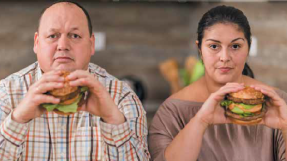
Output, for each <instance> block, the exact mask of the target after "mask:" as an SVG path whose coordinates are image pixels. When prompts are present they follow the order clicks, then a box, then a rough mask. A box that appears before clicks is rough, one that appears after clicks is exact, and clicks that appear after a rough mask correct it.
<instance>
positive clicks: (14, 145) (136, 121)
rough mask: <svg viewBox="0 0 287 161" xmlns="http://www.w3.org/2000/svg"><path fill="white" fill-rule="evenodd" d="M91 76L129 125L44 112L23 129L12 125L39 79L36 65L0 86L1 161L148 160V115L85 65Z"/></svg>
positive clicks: (121, 86) (122, 87)
mask: <svg viewBox="0 0 287 161" xmlns="http://www.w3.org/2000/svg"><path fill="white" fill-rule="evenodd" d="M89 71H90V73H91V74H93V75H95V76H98V79H99V81H100V82H101V83H102V84H103V85H104V86H105V87H106V89H107V91H108V92H109V93H110V95H111V97H112V99H113V100H114V102H115V104H116V105H117V106H118V108H119V109H120V111H121V112H122V113H123V114H124V115H125V117H126V119H127V121H126V122H125V123H123V124H120V125H111V124H107V123H105V122H102V121H101V119H100V118H99V117H97V116H94V115H91V114H89V113H88V112H84V111H79V112H77V113H75V114H72V115H69V116H62V115H58V114H56V113H53V112H46V113H45V114H43V115H42V116H40V117H38V118H35V119H33V120H31V121H30V122H28V123H24V124H20V123H17V122H15V121H13V120H12V119H11V112H12V111H13V109H14V108H16V107H17V105H18V104H19V103H20V101H21V100H22V99H23V98H24V96H25V94H26V93H27V91H28V90H29V87H30V86H31V85H32V84H33V83H34V82H36V81H37V80H39V78H40V77H41V74H42V72H41V70H40V67H39V65H38V63H37V62H36V63H34V64H32V65H30V66H28V67H27V68H25V69H23V70H21V71H19V72H17V73H14V74H12V75H10V76H8V77H7V78H5V79H3V80H2V81H1V82H0V98H1V99H0V110H1V111H0V122H1V127H0V134H1V135H0V160H1V161H2V160H4V161H8V160H20V161H26V160H29V161H30V160H34V161H44V160H45V161H49V160H51V161H52V160H53V161H54V160H55V161H58V160H67V161H88V160H90V161H92V160H93V161H94V160H109V161H110V160H123V161H127V160H131V161H133V160H149V158H150V157H149V152H148V147H147V121H146V115H145V114H146V113H145V111H144V109H143V107H142V104H141V102H140V101H139V99H138V98H137V96H136V95H135V93H134V92H132V91H131V89H130V88H129V87H128V86H127V85H126V84H125V83H123V82H121V81H119V80H117V79H115V78H114V77H113V76H111V75H109V74H108V73H107V72H106V71H105V70H104V69H102V68H100V67H99V66H96V65H95V64H92V63H90V64H89Z"/></svg>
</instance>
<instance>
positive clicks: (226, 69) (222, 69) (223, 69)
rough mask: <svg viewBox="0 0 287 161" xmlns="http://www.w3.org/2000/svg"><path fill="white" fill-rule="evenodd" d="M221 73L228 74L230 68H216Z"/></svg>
mask: <svg viewBox="0 0 287 161" xmlns="http://www.w3.org/2000/svg"><path fill="white" fill-rule="evenodd" d="M218 69H219V70H220V72H221V73H228V72H229V71H230V70H231V69H232V68H230V67H220V68H218Z"/></svg>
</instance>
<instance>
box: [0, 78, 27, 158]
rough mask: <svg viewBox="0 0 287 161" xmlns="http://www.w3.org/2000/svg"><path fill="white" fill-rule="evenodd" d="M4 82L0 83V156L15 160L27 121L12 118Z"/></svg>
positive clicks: (19, 150) (19, 152)
mask: <svg viewBox="0 0 287 161" xmlns="http://www.w3.org/2000/svg"><path fill="white" fill-rule="evenodd" d="M8 100H9V95H8V94H7V92H6V88H5V86H4V84H3V83H2V81H1V83H0V123H1V127H0V158H1V159H2V160H17V159H19V157H20V155H21V153H22V151H23V148H22V147H23V143H24V141H25V138H26V135H27V132H28V127H29V123H25V124H20V123H17V122H15V121H13V120H12V118H11V113H12V107H11V105H10V104H9V103H8V102H9V101H8Z"/></svg>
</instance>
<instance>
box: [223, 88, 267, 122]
mask: <svg viewBox="0 0 287 161" xmlns="http://www.w3.org/2000/svg"><path fill="white" fill-rule="evenodd" d="M265 100H266V97H265V96H264V95H263V93H261V92H260V91H257V90H255V89H254V88H251V87H245V88H244V89H243V90H240V91H238V92H233V93H229V94H227V95H226V97H225V100H224V101H222V102H221V106H223V107H225V115H226V116H227V117H228V118H229V119H230V120H231V122H232V123H235V124H241V125H254V124H257V123H259V122H260V121H261V120H262V117H263V116H264V115H265V113H266V111H267V109H266V105H265V102H266V101H265Z"/></svg>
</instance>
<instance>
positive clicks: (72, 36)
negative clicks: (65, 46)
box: [71, 34, 81, 39]
mask: <svg viewBox="0 0 287 161" xmlns="http://www.w3.org/2000/svg"><path fill="white" fill-rule="evenodd" d="M71 38H73V39H78V38H81V37H80V36H79V35H77V34H72V35H71Z"/></svg>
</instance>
